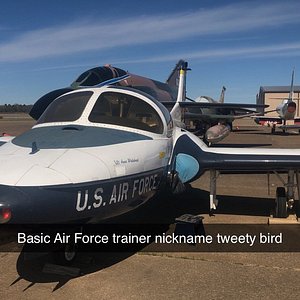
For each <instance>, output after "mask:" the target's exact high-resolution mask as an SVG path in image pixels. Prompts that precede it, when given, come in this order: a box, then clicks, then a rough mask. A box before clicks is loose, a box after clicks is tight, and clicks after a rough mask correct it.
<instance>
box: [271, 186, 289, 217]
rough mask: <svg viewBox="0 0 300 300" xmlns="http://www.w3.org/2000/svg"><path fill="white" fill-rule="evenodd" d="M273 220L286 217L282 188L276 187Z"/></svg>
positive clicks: (284, 195)
mask: <svg viewBox="0 0 300 300" xmlns="http://www.w3.org/2000/svg"><path fill="white" fill-rule="evenodd" d="M274 217H275V218H286V217H287V202H286V194H285V188H284V187H278V188H277V189H276V200H275V213H274Z"/></svg>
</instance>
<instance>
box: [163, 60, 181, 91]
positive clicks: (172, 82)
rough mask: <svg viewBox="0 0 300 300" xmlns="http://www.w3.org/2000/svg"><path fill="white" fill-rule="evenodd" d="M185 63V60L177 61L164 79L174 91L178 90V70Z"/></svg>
mask: <svg viewBox="0 0 300 300" xmlns="http://www.w3.org/2000/svg"><path fill="white" fill-rule="evenodd" d="M185 64H186V62H185V61H184V60H182V59H180V60H179V61H178V63H177V64H176V66H175V67H174V69H173V70H172V72H171V74H170V75H169V77H168V79H167V80H166V84H167V85H168V86H169V87H170V88H171V89H172V90H174V91H177V90H178V85H179V71H180V69H181V68H182V67H183V66H184V65H185Z"/></svg>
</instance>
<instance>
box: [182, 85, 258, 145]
mask: <svg viewBox="0 0 300 300" xmlns="http://www.w3.org/2000/svg"><path fill="white" fill-rule="evenodd" d="M225 91H226V88H225V87H224V86H223V87H222V90H221V94H220V98H219V100H218V101H217V100H214V99H213V98H211V97H209V96H200V97H197V98H196V99H195V100H192V99H190V98H187V99H188V100H190V101H192V102H196V103H202V104H203V105H205V104H209V105H210V106H208V107H205V106H203V107H200V108H199V107H197V108H189V109H188V111H187V112H186V113H185V115H184V118H185V120H187V121H188V122H189V124H188V126H187V128H189V129H191V130H193V131H194V133H195V132H197V133H200V134H202V135H203V137H204V140H205V141H206V142H207V143H208V144H211V143H217V142H219V141H221V140H223V139H224V138H225V137H226V136H228V135H229V133H230V132H231V131H232V123H233V121H234V120H236V119H242V118H246V117H251V116H254V115H258V114H260V113H258V112H254V111H253V110H250V109H249V108H258V107H262V106H261V105H255V104H236V103H224V97H225ZM199 110H200V111H199Z"/></svg>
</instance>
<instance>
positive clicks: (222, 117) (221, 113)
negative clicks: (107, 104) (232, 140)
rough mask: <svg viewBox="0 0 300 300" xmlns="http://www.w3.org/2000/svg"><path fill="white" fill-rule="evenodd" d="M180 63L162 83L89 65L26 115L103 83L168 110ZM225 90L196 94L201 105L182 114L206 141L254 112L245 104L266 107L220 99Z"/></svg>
mask: <svg viewBox="0 0 300 300" xmlns="http://www.w3.org/2000/svg"><path fill="white" fill-rule="evenodd" d="M184 64H185V62H184V61H183V60H180V61H179V62H178V63H177V64H176V66H175V68H174V69H173V70H172V72H171V74H170V76H169V77H168V79H167V80H166V82H165V83H163V82H160V81H156V80H153V79H149V78H146V77H142V76H139V75H135V74H132V73H128V72H127V71H124V70H122V69H120V68H116V67H112V66H111V65H105V66H103V67H97V68H93V69H90V70H87V71H85V72H83V73H82V74H81V75H80V76H79V77H78V78H77V79H76V80H75V81H74V82H73V83H72V84H71V86H70V87H67V88H63V89H58V90H55V91H52V92H50V93H48V94H46V95H44V96H43V97H41V98H40V99H39V100H38V101H37V102H36V103H35V105H34V106H33V108H32V110H31V111H30V115H31V116H32V117H33V118H34V119H35V120H37V119H38V118H39V117H40V116H41V114H42V113H43V111H44V110H45V109H46V108H47V106H48V105H49V104H50V103H51V102H52V101H54V99H56V98H57V97H58V96H60V95H63V94H65V93H67V92H70V91H72V90H74V89H79V88H86V87H101V86H105V85H116V86H124V87H132V88H134V89H137V90H139V91H142V92H145V93H147V94H149V95H151V96H152V97H154V98H155V99H157V100H158V101H160V102H162V103H164V105H166V106H167V107H168V109H169V110H171V109H172V107H173V106H174V104H175V102H176V97H177V92H178V80H179V70H180V68H181V67H182V66H183V65H184ZM225 90H226V89H225V87H223V89H222V92H221V95H220V100H219V102H217V101H214V100H213V99H212V98H210V97H208V96H203V97H202V98H201V97H200V98H197V99H196V100H195V101H194V102H197V103H201V105H197V107H196V108H195V107H194V108H192V107H189V108H187V109H186V113H185V115H184V123H185V128H186V129H188V130H191V131H193V132H194V133H195V134H198V135H201V136H204V138H205V140H206V141H207V143H209V144H211V143H216V142H219V141H221V140H222V139H224V138H225V137H226V136H227V135H228V134H229V133H230V131H231V129H232V122H233V120H235V119H239V118H245V117H248V116H253V115H256V114H257V113H254V112H253V111H252V110H249V108H258V107H266V105H256V104H236V103H234V104H230V103H224V95H225ZM187 99H189V98H187ZM189 100H191V99H189ZM191 101H193V100H191Z"/></svg>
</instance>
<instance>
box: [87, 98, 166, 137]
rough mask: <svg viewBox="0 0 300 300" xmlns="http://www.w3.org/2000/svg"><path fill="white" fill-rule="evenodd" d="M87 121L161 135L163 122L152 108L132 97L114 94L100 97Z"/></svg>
mask: <svg viewBox="0 0 300 300" xmlns="http://www.w3.org/2000/svg"><path fill="white" fill-rule="evenodd" d="M89 121H90V122H94V123H105V124H114V125H119V126H125V127H131V128H136V129H141V130H146V131H150V132H153V133H158V134H162V133H163V122H162V120H161V118H160V116H159V115H158V113H157V112H156V110H155V109H154V108H153V107H152V106H150V105H149V104H148V103H146V102H145V101H143V100H141V99H139V98H136V97H134V96H131V95H127V94H122V93H116V92H105V93H102V94H101V95H100V97H99V98H98V100H97V102H96V104H95V106H94V107H93V110H92V112H91V114H90V116H89Z"/></svg>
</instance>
